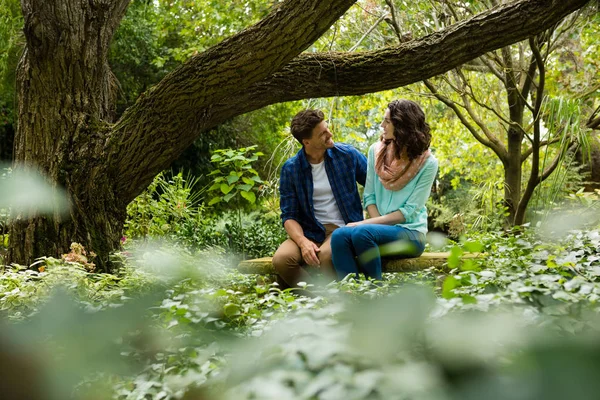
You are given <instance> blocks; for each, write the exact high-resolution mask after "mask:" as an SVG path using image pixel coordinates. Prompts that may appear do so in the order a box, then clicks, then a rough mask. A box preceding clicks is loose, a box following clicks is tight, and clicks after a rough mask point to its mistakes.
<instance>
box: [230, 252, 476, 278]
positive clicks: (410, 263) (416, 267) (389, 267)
mask: <svg viewBox="0 0 600 400" xmlns="http://www.w3.org/2000/svg"><path fill="white" fill-rule="evenodd" d="M480 255H481V253H464V254H463V255H462V256H461V259H462V260H465V259H472V258H477V257H480ZM448 257H450V253H449V252H445V253H423V254H421V256H420V257H417V258H384V259H383V271H384V272H411V271H420V270H423V269H427V268H431V267H436V268H439V269H442V270H447V269H448ZM272 261H273V258H272V257H263V258H256V259H254V260H244V261H242V262H240V263H239V265H238V271H239V272H241V273H243V274H259V275H276V273H275V269H274V268H273V262H272Z"/></svg>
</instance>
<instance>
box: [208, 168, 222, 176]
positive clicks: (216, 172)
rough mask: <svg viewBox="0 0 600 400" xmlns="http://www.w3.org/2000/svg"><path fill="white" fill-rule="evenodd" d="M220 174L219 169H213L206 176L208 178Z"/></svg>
mask: <svg viewBox="0 0 600 400" xmlns="http://www.w3.org/2000/svg"><path fill="white" fill-rule="evenodd" d="M220 173H221V170H220V169H213V170H212V171H210V173H209V174H208V176H212V175H217V174H220Z"/></svg>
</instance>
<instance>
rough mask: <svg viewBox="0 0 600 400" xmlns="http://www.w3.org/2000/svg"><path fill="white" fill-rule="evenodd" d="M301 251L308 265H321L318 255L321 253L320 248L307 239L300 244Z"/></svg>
mask: <svg viewBox="0 0 600 400" xmlns="http://www.w3.org/2000/svg"><path fill="white" fill-rule="evenodd" d="M300 250H301V251H302V258H303V259H304V262H306V263H307V264H308V265H320V264H321V262H320V261H319V257H317V253H318V252H319V251H321V249H320V248H319V246H317V245H316V244H314V243H313V242H311V241H310V240H308V239H305V240H303V241H302V243H301V244H300Z"/></svg>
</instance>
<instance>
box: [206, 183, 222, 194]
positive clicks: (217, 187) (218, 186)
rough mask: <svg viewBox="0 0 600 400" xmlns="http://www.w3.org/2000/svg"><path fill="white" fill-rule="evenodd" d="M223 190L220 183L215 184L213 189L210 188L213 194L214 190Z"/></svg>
mask: <svg viewBox="0 0 600 400" xmlns="http://www.w3.org/2000/svg"><path fill="white" fill-rule="evenodd" d="M219 189H221V184H220V183H219V182H215V183H213V185H212V186H211V187H209V188H208V191H209V192H212V191H213V190H219Z"/></svg>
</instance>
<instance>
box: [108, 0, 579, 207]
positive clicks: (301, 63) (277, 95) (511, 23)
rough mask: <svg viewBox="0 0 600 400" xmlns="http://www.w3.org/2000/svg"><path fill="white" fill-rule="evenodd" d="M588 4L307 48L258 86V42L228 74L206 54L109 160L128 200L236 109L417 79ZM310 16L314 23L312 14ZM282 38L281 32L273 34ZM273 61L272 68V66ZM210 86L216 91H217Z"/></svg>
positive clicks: (170, 82)
mask: <svg viewBox="0 0 600 400" xmlns="http://www.w3.org/2000/svg"><path fill="white" fill-rule="evenodd" d="M305 1H308V0H305ZM312 1H313V2H314V3H325V2H318V1H316V0H312ZM587 2H588V0H522V1H518V2H513V3H509V4H502V5H499V6H498V7H496V8H494V9H491V10H488V11H485V12H483V13H481V14H478V15H476V16H474V17H472V18H470V19H468V20H464V21H462V22H459V23H457V24H454V25H452V26H449V27H447V28H445V29H443V30H441V31H438V32H435V33H433V34H431V35H428V36H425V37H423V38H420V39H416V40H412V41H409V42H406V43H402V44H400V45H398V46H393V47H389V48H384V49H381V50H377V51H370V52H361V53H308V54H302V55H300V56H298V57H296V58H295V59H293V60H291V61H290V62H289V63H287V64H286V65H285V66H284V67H283V68H281V67H280V66H277V68H280V69H279V70H278V71H277V72H275V73H273V74H271V75H270V76H267V77H265V78H263V79H262V80H259V81H257V82H253V80H254V79H256V77H257V76H259V75H262V73H256V72H255V71H254V70H255V69H257V68H258V69H260V68H262V65H263V64H264V63H265V62H269V61H270V60H271V59H270V58H269V59H265V58H264V57H263V56H261V54H260V53H256V52H253V51H252V50H253V48H252V47H247V46H242V47H243V51H242V53H243V54H245V56H243V57H241V56H240V57H241V60H240V57H238V58H237V59H238V61H242V62H243V63H242V65H239V66H236V65H233V64H231V63H229V64H228V65H230V67H231V68H233V70H232V71H229V70H225V71H224V72H225V73H226V74H225V75H226V76H225V77H224V76H218V74H214V73H213V72H214V71H222V68H221V67H220V66H219V64H218V63H215V62H213V60H212V59H211V58H210V57H209V56H208V55H204V56H202V55H200V56H198V57H199V58H194V59H192V60H191V61H190V62H189V63H187V64H186V65H185V66H184V67H182V68H181V69H179V70H178V71H177V72H176V73H173V74H170V75H169V76H167V77H166V78H165V80H163V82H161V83H160V84H159V85H157V87H155V88H153V89H151V90H150V91H149V92H147V93H146V94H145V95H143V96H142V98H141V99H140V100H138V102H137V103H136V105H135V106H134V107H132V108H131V109H130V110H128V112H126V113H125V114H124V116H123V117H122V119H121V121H120V122H119V123H118V124H117V125H116V127H115V129H114V133H113V137H112V139H111V141H110V142H109V146H112V148H111V151H112V152H113V154H114V155H113V157H112V158H111V160H110V162H111V164H112V165H113V166H114V171H129V172H125V173H121V174H120V175H118V174H116V173H115V174H114V179H115V186H116V189H117V190H118V191H121V192H120V193H123V198H124V200H125V201H130V200H132V199H133V198H134V197H135V196H136V195H137V194H139V193H140V192H141V191H142V190H143V189H144V188H145V187H146V186H147V185H148V184H149V182H151V180H152V178H153V177H154V175H155V174H156V173H158V172H159V171H161V170H162V169H164V168H166V167H167V166H168V165H170V163H171V162H172V161H173V160H174V159H175V158H176V157H177V156H178V155H179V154H180V153H181V152H182V151H183V150H184V149H185V148H186V147H187V146H188V145H189V144H191V143H192V142H193V140H194V139H195V138H196V137H197V136H199V135H200V134H201V133H202V132H203V131H205V130H207V129H210V128H212V127H214V126H216V125H218V124H220V123H222V122H223V121H226V120H227V119H229V118H232V117H234V116H236V115H240V114H243V113H246V112H249V111H252V110H256V109H259V108H262V107H264V106H267V105H269V104H273V103H278V102H285V101H292V100H300V99H305V98H314V97H330V96H336V95H342V96H344V95H360V94H365V93H372V92H376V91H381V90H387V89H393V88H397V87H400V86H404V85H408V84H410V83H414V82H419V81H422V80H423V79H427V78H430V77H432V76H436V75H440V74H442V73H444V72H446V71H448V70H450V69H452V68H455V67H457V66H459V65H461V64H464V63H466V62H467V61H469V60H472V59H473V58H476V57H479V56H481V55H482V54H485V53H486V52H489V51H492V50H494V49H497V48H500V47H503V46H507V45H509V44H512V43H515V42H518V41H520V40H523V39H525V38H527V37H529V36H531V35H535V34H537V33H539V32H541V31H543V30H545V29H547V28H549V27H551V26H553V25H554V24H555V23H556V22H558V21H560V20H561V19H562V18H564V17H565V16H566V15H568V14H569V13H571V12H573V11H575V10H577V9H578V8H581V7H582V6H584V5H585V4H586V3H587ZM292 3H293V4H294V5H295V4H297V3H303V2H292ZM337 3H341V0H338V1H337ZM345 3H351V2H350V1H349V0H346V1H345ZM285 4H288V3H284V5H285ZM346 6H349V5H348V4H346ZM314 7H315V8H318V7H319V5H314ZM340 7H341V6H340ZM346 8H347V7H346ZM298 10H299V9H297V10H296V11H298ZM318 15H320V17H319V19H318V21H322V20H323V19H324V18H326V19H327V20H328V23H333V22H332V19H331V18H327V17H326V13H325V14H324V13H319V14H318ZM311 16H313V22H314V15H313V14H312V13H311ZM281 17H282V18H284V17H285V15H282V16H281ZM288 22H290V21H288ZM267 28H268V26H267ZM265 29H266V28H265ZM265 35H266V33H264V32H263V33H262V35H260V36H261V38H263V39H264V38H265ZM278 35H279V36H280V35H281V33H278V34H277V35H275V36H276V37H278ZM250 36H252V35H250ZM313 36H314V35H313ZM293 37H295V38H298V37H300V38H299V39H298V41H302V42H303V43H304V44H305V43H307V42H308V41H309V40H313V37H312V36H311V39H306V38H303V37H302V35H299V36H298V35H295V34H294V33H293V32H291V33H290V36H288V38H293ZM240 40H241V39H240ZM226 42H227V43H226V44H227V46H221V47H220V48H221V50H220V51H217V50H214V49H210V50H209V51H207V53H209V55H213V56H214V57H215V59H217V60H220V59H222V55H223V54H222V53H227V54H229V53H230V51H228V46H234V47H235V45H236V43H235V41H234V40H233V39H230V40H227V41H226ZM278 42H280V41H278ZM218 46H219V45H218ZM218 46H217V47H218ZM299 47H300V46H296V48H299ZM236 48H239V46H238V47H236ZM290 53H291V52H289V51H288V52H287V53H286V54H287V55H289V54H290ZM203 54H204V53H203ZM202 60H204V62H201V61H202ZM273 60H275V61H274V63H275V64H277V62H278V61H280V60H281V58H280V56H274V58H273ZM246 64H248V65H246ZM236 67H238V68H236ZM259 67H260V68H259ZM272 67H273V66H272V65H269V66H267V67H265V68H266V69H267V70H269V71H270V70H272V69H273V68H274V67H273V68H272ZM253 71H254V73H251V72H253ZM215 75H217V76H215ZM249 82H253V83H252V84H250V85H249ZM216 83H219V84H220V85H221V86H222V87H221V86H218V85H216ZM208 87H211V88H212V89H211V90H213V92H211V93H212V95H210V93H209V91H208V89H207V88H208ZM217 92H218V93H217Z"/></svg>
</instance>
